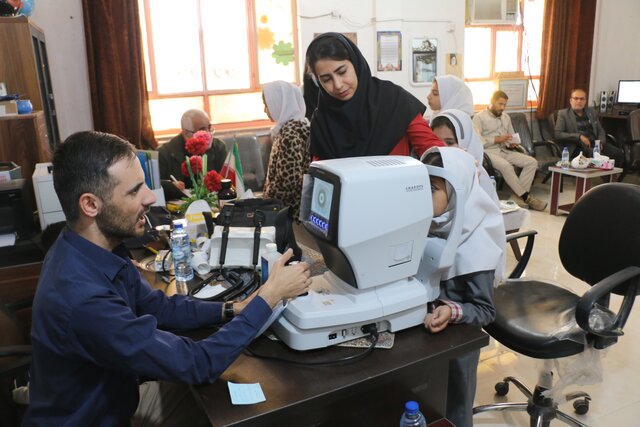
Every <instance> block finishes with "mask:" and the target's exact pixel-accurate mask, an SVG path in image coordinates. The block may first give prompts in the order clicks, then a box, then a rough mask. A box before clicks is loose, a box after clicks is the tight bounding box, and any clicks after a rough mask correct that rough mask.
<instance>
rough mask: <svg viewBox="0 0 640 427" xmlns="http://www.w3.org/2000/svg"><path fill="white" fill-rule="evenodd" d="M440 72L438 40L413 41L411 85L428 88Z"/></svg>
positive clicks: (423, 38)
mask: <svg viewBox="0 0 640 427" xmlns="http://www.w3.org/2000/svg"><path fill="white" fill-rule="evenodd" d="M437 72H438V40H437V39H434V38H428V37H420V38H414V39H413V40H412V41H411V80H410V82H411V84H412V85H413V86H427V85H430V84H431V82H432V81H433V78H434V77H435V76H436V74H437Z"/></svg>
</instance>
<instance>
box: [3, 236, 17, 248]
mask: <svg viewBox="0 0 640 427" xmlns="http://www.w3.org/2000/svg"><path fill="white" fill-rule="evenodd" d="M15 244H16V233H7V234H0V248H3V247H5V246H13V245H15Z"/></svg>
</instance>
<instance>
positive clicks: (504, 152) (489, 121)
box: [473, 90, 547, 211]
mask: <svg viewBox="0 0 640 427" xmlns="http://www.w3.org/2000/svg"><path fill="white" fill-rule="evenodd" d="M508 99H509V97H508V96H507V94H506V93H504V92H503V91H501V90H498V91H496V92H494V94H493V96H492V97H491V105H490V106H489V107H488V108H487V109H486V110H484V111H481V112H480V113H478V114H476V115H475V116H474V117H473V125H474V126H475V127H476V129H477V131H478V133H480V136H481V138H482V142H483V144H484V152H485V153H486V154H487V156H489V159H490V160H491V163H493V167H494V169H497V170H498V171H499V172H500V173H501V174H502V177H503V178H504V180H505V182H506V183H507V185H508V186H509V188H511V190H512V191H513V192H514V193H515V194H516V196H518V197H520V198H521V199H522V200H523V201H524V202H525V203H526V204H527V205H528V206H529V208H531V209H534V210H536V211H543V210H544V209H545V208H546V207H547V203H546V202H543V201H542V200H540V199H537V198H535V197H533V196H532V195H531V194H530V193H529V191H530V190H531V184H533V179H534V178H535V176H536V170H537V169H538V162H537V161H536V159H534V158H533V157H531V156H529V155H527V154H524V153H523V152H522V151H520V150H521V147H520V146H519V145H518V144H515V143H513V142H512V135H513V134H514V133H515V131H514V130H513V125H512V124H511V117H509V115H508V114H507V113H505V112H504V109H505V108H506V106H507V100H508ZM514 166H517V167H519V168H522V171H521V172H520V176H518V174H516V171H515V169H514Z"/></svg>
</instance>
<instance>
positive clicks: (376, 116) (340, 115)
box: [308, 33, 426, 159]
mask: <svg viewBox="0 0 640 427" xmlns="http://www.w3.org/2000/svg"><path fill="white" fill-rule="evenodd" d="M327 37H332V38H335V39H337V40H338V41H340V43H342V44H343V45H344V46H345V47H346V49H347V51H348V52H349V56H350V58H349V59H350V61H351V63H352V64H353V67H354V68H355V72H356V75H357V77H358V88H357V89H356V92H355V93H354V95H353V97H352V98H351V99H350V100H348V101H340V100H338V99H335V98H333V97H332V96H331V95H329V94H328V93H327V92H326V91H325V90H324V88H323V87H322V86H321V85H320V96H319V98H318V107H317V109H316V111H315V113H314V115H313V119H312V120H311V143H310V152H311V155H312V156H316V157H318V158H320V159H335V158H344V157H358V156H374V155H386V154H389V153H390V152H391V150H393V148H394V147H395V146H396V145H397V144H398V142H399V141H400V139H401V138H402V137H403V136H404V134H405V133H406V132H407V127H408V126H409V123H411V121H412V120H413V119H414V118H415V117H416V116H417V115H418V114H424V112H425V110H426V107H425V105H424V104H423V103H422V102H420V101H419V100H418V99H417V98H416V97H415V96H413V95H411V94H410V93H409V92H407V91H406V90H404V89H403V88H401V87H400V86H398V85H396V84H393V83H391V82H389V81H386V80H379V79H378V78H376V77H372V76H371V70H370V69H369V65H368V64H367V61H366V59H365V58H364V56H363V55H362V53H361V52H360V50H359V49H358V47H357V46H356V45H355V44H354V43H352V42H351V41H350V40H349V39H347V38H346V37H344V36H343V35H342V34H338V33H324V34H321V35H320V36H318V37H316V38H315V39H314V40H313V41H312V42H311V44H310V45H309V48H308V49H311V48H312V46H313V45H314V43H316V42H317V41H318V40H320V39H324V38H327Z"/></svg>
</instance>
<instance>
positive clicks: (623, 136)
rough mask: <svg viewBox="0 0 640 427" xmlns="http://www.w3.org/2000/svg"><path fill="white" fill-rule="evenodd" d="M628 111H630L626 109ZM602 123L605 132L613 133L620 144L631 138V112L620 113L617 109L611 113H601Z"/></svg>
mask: <svg viewBox="0 0 640 427" xmlns="http://www.w3.org/2000/svg"><path fill="white" fill-rule="evenodd" d="M626 113H629V112H628V111H626ZM599 118H600V124H602V127H603V128H604V130H605V132H606V133H608V134H611V135H613V136H614V137H615V138H616V141H617V142H618V144H622V143H623V142H624V141H628V140H630V139H631V138H629V114H625V115H622V114H618V112H617V111H614V112H611V113H600V115H599Z"/></svg>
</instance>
